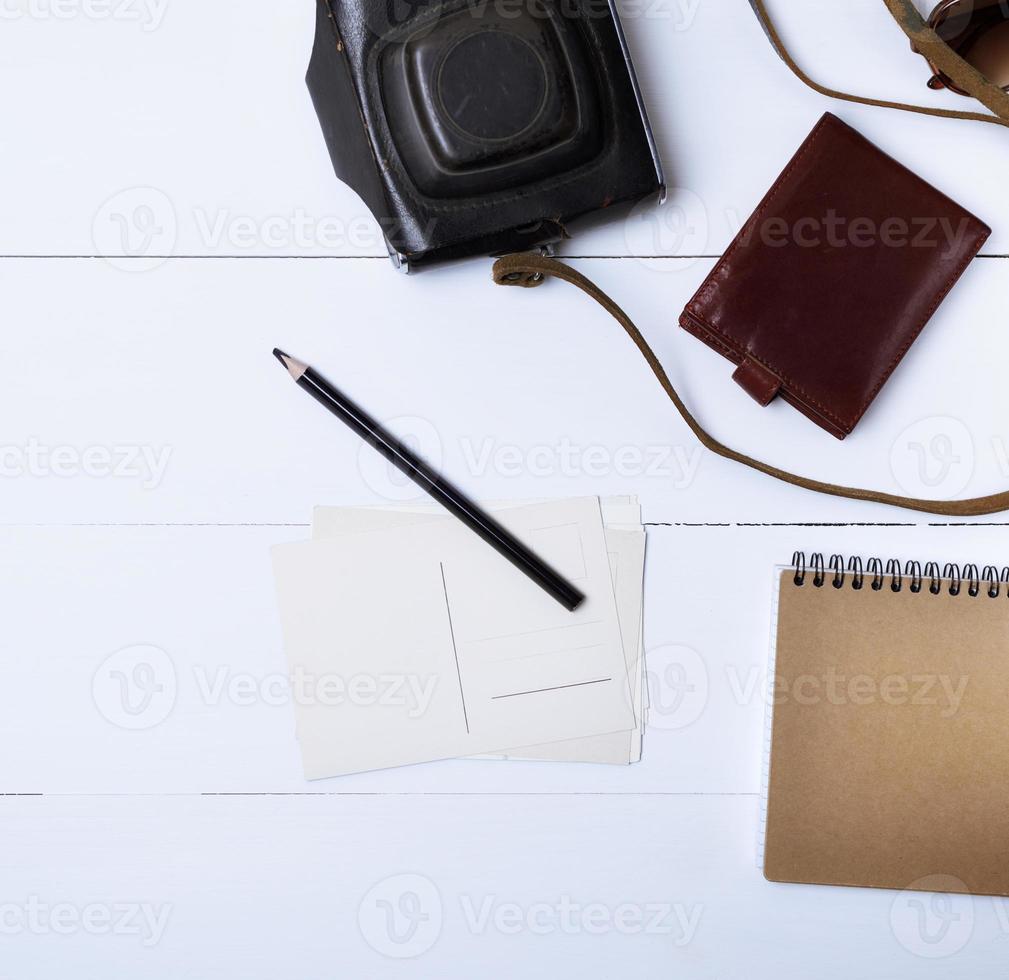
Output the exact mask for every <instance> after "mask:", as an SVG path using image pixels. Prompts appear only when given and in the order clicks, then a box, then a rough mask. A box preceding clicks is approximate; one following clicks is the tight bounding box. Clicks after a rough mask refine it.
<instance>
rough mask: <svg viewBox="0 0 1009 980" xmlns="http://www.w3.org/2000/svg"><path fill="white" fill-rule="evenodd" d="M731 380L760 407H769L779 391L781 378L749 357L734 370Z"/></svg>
mask: <svg viewBox="0 0 1009 980" xmlns="http://www.w3.org/2000/svg"><path fill="white" fill-rule="evenodd" d="M732 380H733V381H735V382H736V384H738V385H739V386H740V387H741V388H742V389H743V391H745V392H746V393H747V394H748V395H749V396H750V397H751V398H752V399H753V400H754V401H756V402H757V404H758V405H761V406H763V405H769V404H770V403H771V402H772V401H773V400H774V398H775V397H776V396H777V394H778V392H779V391H781V378H779V377H778V376H777V375H776V374H774V373H773V372H771V371H769V370H768V369H767V368H766V367H764V365H763V364H759V363H758V362H757V361H755V360H753V359H752V358H750V357H747V358H746V359H745V360H744V361H743V363H742V364H740V365H739V367H738V368H736V371H735V374H733V375H732Z"/></svg>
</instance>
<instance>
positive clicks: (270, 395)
mask: <svg viewBox="0 0 1009 980" xmlns="http://www.w3.org/2000/svg"><path fill="white" fill-rule="evenodd" d="M578 267H579V268H580V269H582V270H584V271H585V272H586V273H587V274H589V275H590V276H592V277H594V278H595V279H597V280H598V282H599V284H600V285H601V286H602V287H603V288H605V289H608V290H610V291H611V292H612V293H613V295H614V296H615V297H616V298H618V299H619V300H620V301H621V302H622V303H624V304H625V306H626V307H627V309H628V311H629V312H630V313H631V314H632V316H634V317H635V319H636V320H637V321H638V322H639V323H640V324H641V326H642V329H643V330H644V331H645V332H646V333H647V335H648V337H649V339H650V340H651V342H652V343H653V344H654V346H655V349H656V351H657V353H658V354H659V356H660V357H661V359H662V360H663V362H664V363H665V364H666V366H667V368H668V370H669V373H670V374H671V376H672V377H673V378H674V380H675V382H676V384H677V386H678V387H679V388H680V390H681V392H682V394H683V396H684V397H685V399H686V400H687V402H688V404H689V405H691V406H692V407H693V409H694V411H695V412H696V414H697V416H698V417H699V418H700V419H701V420H702V421H703V422H704V423H705V424H706V425H707V426H708V427H709V428H710V430H711V431H712V432H713V433H714V434H716V435H717V436H720V437H721V438H722V439H723V440H724V441H725V442H727V443H729V444H730V445H733V446H735V447H736V448H738V449H742V450H745V451H747V452H749V453H751V454H753V455H756V456H762V457H764V458H766V459H768V460H770V461H771V462H773V463H776V464H779V465H782V466H785V467H789V468H792V469H795V470H797V471H800V472H803V473H806V474H809V475H812V476H815V477H818V478H821V479H826V480H831V481H834V482H838V483H848V484H856V485H859V484H860V485H863V486H871V487H876V488H880V489H883V490H890V491H895V492H903V493H907V494H911V495H917V496H925V497H930V496H938V497H947V498H949V497H953V496H957V495H962V494H963V495H973V494H981V493H985V492H991V491H994V490H998V489H1002V488H1003V487H1005V486H1006V485H1009V432H1007V430H1006V419H1007V418H1009V389H1007V387H1006V386H1005V384H1004V383H1003V377H1002V375H1003V369H1002V364H1003V362H1004V361H1005V358H1006V353H1007V343H1009V340H1007V335H1006V332H1005V329H1004V323H1005V322H1006V319H1007V314H1009V289H1007V277H1009V263H1007V262H1004V261H1002V260H994V259H993V260H979V261H977V262H975V263H974V264H973V266H972V267H971V269H970V270H969V271H968V273H967V275H966V276H965V277H964V279H963V280H962V282H961V283H960V284H959V286H958V287H957V288H956V289H955V290H954V291H953V293H952V294H951V296H950V297H949V299H948V300H947V302H946V303H945V304H944V305H943V307H942V308H941V309H940V311H939V313H938V314H937V316H936V317H935V318H934V320H933V321H932V323H931V324H930V325H929V326H928V327H927V329H926V330H925V332H924V334H923V335H922V337H921V338H920V340H919V341H918V343H916V344H915V346H914V347H913V348H912V350H911V352H910V353H909V355H908V357H907V358H906V360H905V361H904V362H903V363H902V365H901V366H900V367H899V369H898V370H897V372H896V373H895V374H894V376H893V378H892V379H891V381H890V383H889V384H888V385H887V386H886V387H885V388H884V390H883V392H882V393H881V395H880V397H879V399H878V400H877V402H876V403H875V404H874V406H873V407H872V408H871V410H870V411H869V413H868V414H867V416H866V417H865V418H864V419H863V421H862V423H861V424H860V426H859V428H858V429H857V430H856V432H855V433H854V435H852V436H851V437H849V439H847V440H846V441H845V442H844V443H839V442H837V441H836V440H835V439H833V438H832V437H830V436H829V435H827V434H826V433H825V432H823V431H822V430H821V429H819V428H818V427H817V426H815V425H813V424H812V423H811V422H809V421H808V420H806V419H805V418H803V417H801V416H800V415H799V413H797V412H796V411H794V410H793V409H792V408H790V407H789V406H787V405H785V404H783V403H775V404H773V405H772V406H770V407H769V408H766V409H760V408H759V407H757V405H756V404H755V403H754V402H753V401H752V400H751V399H750V398H749V397H748V396H747V395H746V394H745V393H744V392H743V391H742V390H741V389H740V388H739V387H738V386H737V385H736V384H734V383H733V381H732V380H731V377H730V375H731V373H732V367H731V365H730V364H729V363H728V362H727V361H725V360H724V359H722V358H721V357H720V356H719V355H717V354H715V353H714V352H712V351H711V350H709V349H708V348H707V347H705V346H704V345H703V344H701V343H700V342H699V341H697V340H696V339H695V338H693V337H691V336H689V335H687V334H686V333H685V332H684V331H682V330H680V329H679V328H678V326H677V325H676V322H677V318H678V316H679V313H680V311H681V310H682V308H683V306H684V304H685V303H686V302H687V301H688V299H689V298H690V296H691V295H692V294H693V292H694V290H695V289H696V287H697V285H698V284H699V282H700V281H701V280H702V279H703V277H704V276H705V274H706V272H707V271H708V269H709V268H710V260H701V261H697V262H690V261H688V260H680V261H672V262H670V261H663V262H660V263H658V264H657V265H653V264H652V263H647V264H646V263H642V262H638V261H635V260H622V261H606V260H592V261H583V262H580V263H579V264H578ZM0 277H2V281H3V289H4V295H5V300H6V303H7V306H8V308H9V309H11V310H16V311H18V322H17V324H16V326H14V327H12V328H11V329H12V330H14V329H16V331H17V333H16V338H12V340H11V341H10V343H9V346H8V348H7V352H6V354H5V357H4V360H3V362H2V367H0V372H2V378H3V383H2V385H0V416H2V417H3V419H4V431H3V433H2V437H0V450H2V455H0V470H2V472H3V474H4V475H3V477H2V478H0V486H2V488H3V494H4V508H3V514H2V520H3V521H4V522H5V523H14V524H20V523H45V524H62V523H80V522H85V523H90V522H116V523H120V522H125V523H130V522H142V523H148V522H153V523H162V522H182V523H191V522H211V523H215V522H227V523H236V522H237V523H244V522H268V523H272V522H280V523H291V522H294V523H299V522H304V521H307V520H308V516H309V514H310V513H311V508H312V507H313V506H315V505H316V504H323V503H325V504H331V503H348V504H356V503H381V502H383V501H387V500H389V499H393V500H402V499H404V498H405V497H415V496H416V489H415V488H414V487H412V485H410V484H409V483H407V482H406V481H405V480H404V479H403V478H402V477H400V475H399V474H394V473H390V471H389V470H388V469H387V467H386V466H385V464H384V463H380V461H379V460H378V458H377V457H376V456H375V455H374V453H372V452H371V451H370V450H369V449H367V448H366V447H363V446H362V444H361V442H360V440H359V439H358V438H357V437H356V436H354V435H353V434H352V433H351V432H350V431H349V430H346V429H345V428H344V427H343V426H341V425H340V424H339V423H338V422H337V421H336V420H334V419H332V418H330V417H329V416H327V415H326V414H325V413H324V412H322V411H321V410H320V409H319V408H318V406H316V405H314V404H313V403H312V402H311V400H310V399H309V398H307V397H306V396H305V395H304V394H303V393H302V392H300V391H298V390H296V389H295V387H294V385H293V384H292V383H291V382H290V381H289V379H287V378H286V376H285V375H284V373H283V371H282V370H281V369H280V367H279V366H278V365H277V363H276V362H275V361H274V360H273V358H272V357H271V356H270V352H271V350H272V349H273V347H274V346H275V345H282V346H284V347H286V348H287V349H288V350H290V351H291V352H292V353H295V354H297V355H298V356H300V357H303V358H305V359H308V360H311V361H313V362H314V363H315V364H316V366H317V367H319V369H320V370H322V371H323V373H325V374H327V375H328V376H329V377H330V378H331V380H333V381H334V382H335V383H337V384H338V385H340V386H341V387H343V388H344V389H345V390H346V391H347V392H348V393H350V394H351V395H352V396H354V397H356V398H357V399H358V400H359V401H360V402H361V403H362V404H363V405H364V406H365V407H366V408H367V409H368V410H369V411H371V412H372V413H374V414H375V415H377V416H379V417H380V418H382V419H385V420H387V421H389V422H390V424H391V425H392V426H393V428H395V429H396V430H397V431H399V432H400V433H401V434H403V435H405V436H408V437H410V438H412V439H414V440H415V441H416V442H417V444H418V445H419V447H420V448H421V450H422V451H423V452H424V453H425V454H427V455H428V456H429V457H430V458H431V459H432V461H433V462H434V463H435V464H436V465H440V466H441V467H442V468H443V469H444V470H445V472H446V473H447V474H448V475H450V476H451V477H453V478H454V479H455V480H456V481H457V482H458V483H459V484H461V485H462V486H463V487H464V488H466V489H467V490H468V491H470V492H471V493H473V494H474V495H475V496H478V497H483V498H484V499H497V498H523V497H542V496H574V495H582V494H585V493H599V494H606V493H622V494H626V493H636V494H639V495H640V496H641V498H642V501H643V503H644V506H645V514H646V517H647V519H648V520H652V521H672V522H700V521H716V522H720V521H724V520H726V519H731V520H735V521H776V522H782V521H839V520H840V521H843V520H854V521H865V520H882V521H893V520H914V519H916V518H915V517H914V516H913V515H908V514H904V513H900V512H897V511H894V510H892V509H890V508H886V507H882V506H872V505H865V504H859V503H852V502H843V501H838V500H834V499H830V498H826V497H820V496H817V495H814V494H810V493H806V492H803V491H799V490H793V489H791V488H787V487H783V486H781V485H779V484H777V483H776V482H775V481H773V480H770V479H768V478H767V477H764V476H761V475H758V474H756V473H751V472H748V471H746V470H744V469H742V468H741V467H739V466H738V465H736V464H733V463H728V462H724V461H722V460H720V459H717V458H715V457H712V456H710V455H708V454H707V453H705V452H703V451H702V450H701V449H700V448H699V447H698V445H697V443H696V442H695V440H694V438H693V436H692V435H691V434H690V432H689V431H688V430H687V428H686V426H685V425H684V424H683V423H682V422H681V421H680V420H679V418H678V416H676V414H675V412H674V410H673V408H672V406H671V405H670V404H669V402H668V401H667V399H666V397H665V395H664V394H663V392H662V391H661V389H660V388H659V386H658V384H657V383H656V381H655V379H654V378H653V377H652V375H651V373H650V371H649V370H648V368H647V365H646V364H645V363H644V361H643V360H642V359H641V358H640V356H639V354H638V353H637V351H636V350H635V349H634V348H633V346H632V345H631V343H630V342H629V341H628V339H627V338H626V337H625V336H624V334H623V332H622V331H621V330H620V328H619V327H618V326H617V324H616V323H615V322H614V321H612V319H611V318H610V317H609V316H608V315H606V314H605V313H604V312H603V311H602V310H601V309H598V308H597V307H596V306H595V304H593V303H591V302H590V301H589V300H588V299H586V298H585V297H584V296H582V295H581V294H580V293H578V292H576V291H575V290H574V289H572V288H571V287H568V286H565V285H564V284H561V283H552V284H550V285H549V286H546V287H544V288H542V289H539V290H532V291H526V290H515V289H513V290H505V289H502V288H500V287H494V286H493V285H491V283H490V282H489V281H488V279H487V277H486V268H484V270H483V271H480V270H479V269H473V268H466V269H455V270H444V271H441V272H436V273H432V274H431V275H430V276H426V277H424V276H422V277H418V278H416V279H411V280H406V279H402V278H400V277H397V276H394V275H391V274H390V273H389V271H388V270H387V269H386V268H385V266H384V264H383V263H379V262H360V263H327V262H315V261H293V260H292V261H277V262H273V261H267V260H250V261H237V260H235V261H231V260H221V261H215V262H202V261H198V260H179V261H176V262H172V263H171V264H169V265H167V266H165V267H163V268H161V269H159V270H157V271H156V272H151V273H147V274H143V275H130V274H128V273H124V272H120V271H119V270H116V269H112V268H109V267H108V266H106V265H105V264H104V263H102V262H98V261H66V262H59V263H48V262H45V261H31V260H29V261H19V262H6V263H4V265H3V267H2V268H0ZM116 473H120V474H121V475H119V476H116V475H115V474H116ZM920 519H922V520H925V519H927V518H920Z"/></svg>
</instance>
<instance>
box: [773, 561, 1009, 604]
mask: <svg viewBox="0 0 1009 980" xmlns="http://www.w3.org/2000/svg"><path fill="white" fill-rule="evenodd" d="M792 568H793V569H795V574H794V575H793V576H792V582H793V583H794V584H795V586H796V587H797V588H800V589H801V588H803V587H804V586H805V585H806V581H807V579H809V582H810V584H811V585H812V586H813V588H816V589H822V588H824V586H827V585H829V586H830V587H831V588H834V589H843V588H844V587H845V585H847V584H850V585H851V588H852V589H854V590H855V591H856V592H857V591H860V590H861V589H862V588H863V587H864V586H865V585H866V584H868V586H869V588H870V589H872V591H873V592H879V591H880V590H881V589H882V588H883V586H884V583H885V582H886V581H887V579H889V581H890V591H891V592H903V590H904V587H905V586H906V587H907V589H908V591H909V592H911V593H914V594H915V595H917V594H918V593H920V592H922V591H924V589H925V587H926V586H925V583H926V582H928V593H929V594H930V595H939V594H940V593H941V592H942V591H943V585H944V584H946V585H948V589H947V592H948V594H949V595H951V596H958V595H960V594H961V592H964V591H966V594H967V595H968V596H969V597H970V598H972V599H976V598H977V597H978V596H980V595H982V594H983V595H984V596H985V597H987V598H989V599H998V598H999V597H1000V596H1002V595H1005V596H1006V597H1007V598H1009V565H1007V566H1006V567H1005V568H1003V569H1002V571H1001V572H1000V571H999V570H998V568H997V567H996V566H995V565H985V566H984V568H983V569H982V570H981V571H980V572H979V571H978V566H977V565H974V564H967V565H964V566H963V569H961V568H960V566H959V565H955V564H953V563H949V564H947V565H945V566H944V567H943V569H942V572H941V573H940V571H939V566H938V564H937V563H936V562H934V561H930V562H928V563H927V564H926V565H925V567H924V571H923V570H922V566H921V564H920V563H919V562H916V561H909V562H905V563H904V565H903V566H902V565H901V563H900V562H899V561H897V560H896V559H893V558H891V559H889V560H888V561H887V562H886V564H885V565H884V564H883V562H882V561H881V560H880V559H879V558H870V559H869V560H868V561H866V562H865V565H864V567H863V564H862V559H861V558H850V559H849V560H848V562H847V564H845V560H844V557H843V556H842V555H831V556H830V559H829V561H824V557H823V555H822V554H821V553H820V552H818V551H817V552H813V553H812V554H811V555H810V556H809V561H808V563H807V561H806V553H805V552H804V551H796V552H795V553H794V554H793V555H792ZM810 573H811V574H810ZM828 573H829V574H828Z"/></svg>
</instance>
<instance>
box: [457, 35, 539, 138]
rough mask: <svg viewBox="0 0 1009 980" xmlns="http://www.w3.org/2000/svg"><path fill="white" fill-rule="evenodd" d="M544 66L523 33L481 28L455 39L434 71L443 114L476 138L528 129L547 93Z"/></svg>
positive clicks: (511, 135) (468, 134)
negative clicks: (436, 75)
mask: <svg viewBox="0 0 1009 980" xmlns="http://www.w3.org/2000/svg"><path fill="white" fill-rule="evenodd" d="M548 84H549V82H548V79H547V74H546V68H545V66H544V64H543V60H542V58H541V57H540V56H539V54H538V53H537V52H536V50H535V49H534V48H533V46H532V45H531V44H530V43H529V42H528V41H526V40H525V39H524V38H522V37H519V36H518V35H516V34H511V33H507V32H505V31H502V30H484V31H479V32H477V33H474V34H469V35H468V36H466V37H463V38H461V39H460V40H459V41H457V42H456V43H455V44H454V45H453V46H452V47H451V48H450V49H449V50H448V51H447V52H446V53H445V56H444V58H443V60H442V63H441V66H440V68H439V71H438V84H437V91H438V97H439V101H440V103H441V109H442V111H443V113H444V115H445V116H446V118H447V120H448V121H449V122H451V123H452V124H453V125H454V126H456V127H457V128H458V129H459V130H461V131H462V132H463V133H464V134H465V135H467V136H469V137H472V138H474V139H478V140H488V141H494V140H507V139H512V138H514V137H516V136H518V135H519V134H520V133H522V132H524V131H525V130H527V129H529V127H530V126H532V125H533V124H534V123H535V122H536V120H537V119H538V118H539V116H540V114H541V113H542V112H543V107H544V104H545V102H546V97H547V86H548Z"/></svg>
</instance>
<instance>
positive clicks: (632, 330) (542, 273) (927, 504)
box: [494, 253, 1009, 517]
mask: <svg viewBox="0 0 1009 980" xmlns="http://www.w3.org/2000/svg"><path fill="white" fill-rule="evenodd" d="M549 276H554V277H556V278H557V279H563V280H564V281H565V282H568V283H571V285H573V286H577V287H578V288H579V289H581V290H582V291H583V292H585V293H587V294H588V295H589V296H591V297H592V298H593V299H594V300H595V301H596V302H597V303H599V305H600V306H602V307H603V309H604V310H606V311H607V312H608V313H610V314H611V315H612V316H613V317H614V318H615V319H616V320H617V322H618V323H619V324H620V325H621V326H622V327H623V328H624V330H625V331H626V332H627V334H628V336H629V337H630V338H631V340H633V341H634V343H635V345H636V346H637V348H638V350H639V351H641V353H642V355H643V356H644V358H645V360H646V361H647V362H648V366H649V367H650V368H651V369H652V373H653V374H654V375H655V377H656V378H658V381H659V384H660V385H662V388H663V390H664V391H665V393H666V394H667V395H668V396H669V400H670V401H671V402H672V403H673V404H674V405H675V406H676V410H677V411H678V412H679V413H680V415H681V416H682V417H683V421H684V422H686V423H687V425H688V426H689V427H690V430H691V432H693V433H694V435H695V436H696V437H697V439H698V440H699V441H700V443H701V445H703V446H704V448H705V449H709V450H710V451H711V452H713V453H715V454H716V455H718V456H722V457H723V458H724V459H731V460H733V461H734V462H736V463H742V464H743V466H748V467H750V469H754V470H757V471H759V472H760V473H766V474H767V475H768V476H773V477H774V478H775V479H776V480H781V481H782V482H783V483H790V484H792V486H796V487H802V488H803V489H804V490H814V491H816V492H817V493H825V494H829V495H831V496H833V497H848V498H850V499H852V500H867V501H872V502H873V503H880V504H889V505H891V506H893V507H903V508H904V509H906V510H914V511H920V512H922V513H925V514H941V515H944V516H948V517H979V516H982V515H985V514H998V513H1001V512H1002V511H1005V510H1009V491H1006V492H1003V493H996V494H992V495H991V496H988V497H975V498H974V499H972V500H952V501H947V500H918V499H916V498H914V497H900V496H897V495H896V494H892V493H881V492H879V491H876V490H859V489H856V488H854V487H841V486H837V485H835V484H833V483H823V482H821V481H820V480H812V479H809V478H808V477H805V476H797V475H796V474H795V473H790V472H788V470H782V469H779V468H778V467H777V466H771V464H770V463H764V462H762V461H761V460H759V459H754V458H753V457H752V456H747V455H746V454H745V453H741V452H737V451H736V450H735V449H730V448H729V447H728V446H726V445H724V444H723V443H721V442H719V441H718V440H717V439H716V438H715V437H714V436H712V435H710V434H709V433H708V431H707V430H706V429H705V428H704V427H703V426H702V425H701V423H700V422H698V421H697V419H695V418H694V416H693V414H692V413H691V412H690V410H689V409H688V408H687V406H686V405H685V404H684V403H683V399H682V398H680V396H679V394H678V392H677V391H676V389H675V388H674V387H673V383H672V382H671V381H670V380H669V375H667V374H666V371H665V369H664V368H663V367H662V364H661V362H660V361H659V359H658V357H656V356H655V352H654V351H653V350H652V348H651V347H649V345H648V342H647V341H646V340H645V338H644V337H643V336H642V335H641V331H640V330H638V328H637V327H636V326H635V325H634V322H633V321H632V320H631V318H630V317H629V316H628V315H627V314H626V313H625V312H624V311H623V310H622V309H621V308H620V307H619V306H618V305H617V304H616V303H614V302H613V300H612V299H610V297H609V296H607V295H606V293H604V292H603V291H602V290H601V289H600V288H599V287H598V286H597V285H596V284H595V283H593V282H592V281H591V280H590V279H587V278H586V277H585V276H583V275H582V274H581V273H580V272H576V271H575V270H574V269H572V268H571V267H570V266H568V265H565V264H564V263H563V262H559V261H557V259H551V258H547V257H545V256H542V255H538V254H535V253H523V254H519V255H506V256H505V257H504V258H501V259H498V260H497V262H495V263H494V281H495V282H496V283H497V284H498V285H499V286H525V287H531V286H539V285H540V284H542V283H543V282H544V280H545V279H546V278H547V277H549Z"/></svg>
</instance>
